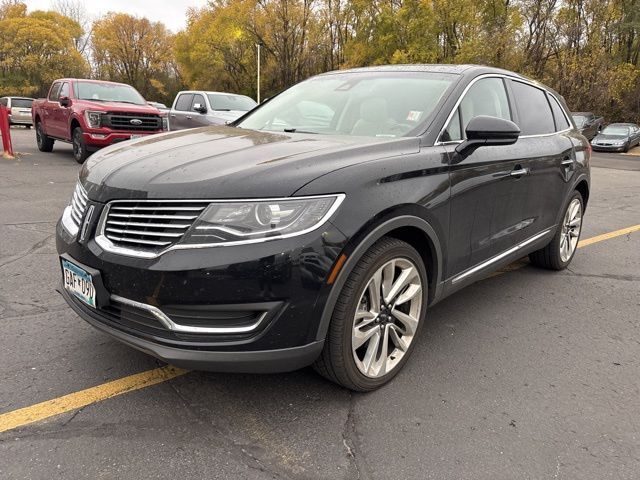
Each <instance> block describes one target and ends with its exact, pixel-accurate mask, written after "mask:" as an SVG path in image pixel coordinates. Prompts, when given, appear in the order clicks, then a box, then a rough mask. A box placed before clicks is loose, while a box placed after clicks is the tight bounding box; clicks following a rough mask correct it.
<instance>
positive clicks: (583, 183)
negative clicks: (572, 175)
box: [575, 178, 589, 210]
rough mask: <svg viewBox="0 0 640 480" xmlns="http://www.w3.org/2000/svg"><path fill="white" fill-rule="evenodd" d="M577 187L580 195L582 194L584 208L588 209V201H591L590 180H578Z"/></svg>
mask: <svg viewBox="0 0 640 480" xmlns="http://www.w3.org/2000/svg"><path fill="white" fill-rule="evenodd" d="M575 189H576V190H577V191H578V193H580V195H582V204H583V209H584V210H586V209H587V203H588V201H589V182H587V179H586V178H583V179H581V180H580V181H578V183H577V184H576V188H575Z"/></svg>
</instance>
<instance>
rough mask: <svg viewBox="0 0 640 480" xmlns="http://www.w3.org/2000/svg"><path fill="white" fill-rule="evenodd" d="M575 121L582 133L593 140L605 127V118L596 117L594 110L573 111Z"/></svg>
mask: <svg viewBox="0 0 640 480" xmlns="http://www.w3.org/2000/svg"><path fill="white" fill-rule="evenodd" d="M571 116H572V117H573V121H574V122H575V124H576V127H578V130H580V133H581V134H583V135H584V136H585V137H587V139H588V140H591V139H592V138H593V137H595V136H596V135H597V134H598V133H600V131H601V130H602V128H603V127H604V118H602V117H596V115H595V114H594V113H593V112H573V113H571Z"/></svg>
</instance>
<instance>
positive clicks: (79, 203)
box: [70, 182, 89, 228]
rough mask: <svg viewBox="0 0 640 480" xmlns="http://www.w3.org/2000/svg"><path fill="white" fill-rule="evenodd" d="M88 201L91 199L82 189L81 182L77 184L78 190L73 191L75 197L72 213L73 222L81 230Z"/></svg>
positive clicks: (73, 198) (73, 197) (72, 203)
mask: <svg viewBox="0 0 640 480" xmlns="http://www.w3.org/2000/svg"><path fill="white" fill-rule="evenodd" d="M88 201H89V197H88V196H87V192H86V190H85V189H84V188H83V187H82V185H81V184H80V182H78V183H76V189H75V190H74V191H73V196H72V197H71V212H70V213H71V221H72V222H73V223H74V225H75V226H76V227H78V228H80V224H81V223H82V217H84V212H85V210H86V209H87V202H88Z"/></svg>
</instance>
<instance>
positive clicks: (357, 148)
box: [80, 126, 419, 202]
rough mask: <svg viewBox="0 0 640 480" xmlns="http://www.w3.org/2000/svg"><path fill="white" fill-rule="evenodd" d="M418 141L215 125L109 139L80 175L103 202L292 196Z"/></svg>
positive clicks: (93, 196) (406, 149)
mask: <svg viewBox="0 0 640 480" xmlns="http://www.w3.org/2000/svg"><path fill="white" fill-rule="evenodd" d="M418 149H419V139H418V138H415V137H411V138H397V139H389V138H385V139H382V138H373V137H371V138H369V137H351V136H326V135H312V134H308V135H305V134H279V133H271V132H264V131H255V130H243V129H240V128H235V127H226V126H212V127H204V128H198V129H193V130H181V131H177V132H171V133H167V134H163V135H154V136H149V137H145V138H142V139H139V140H135V141H132V142H126V143H123V144H116V145H113V146H111V147H107V148H105V149H104V150H101V151H99V152H97V153H95V154H93V155H92V156H91V157H90V158H89V159H88V160H87V162H86V163H85V165H84V167H83V169H82V171H81V173H80V180H81V181H82V183H83V184H84V186H85V188H86V190H87V193H88V195H89V198H91V199H93V200H95V201H99V202H107V201H109V200H114V199H127V198H140V199H143V198H165V199H180V198H194V199H198V198H207V199H209V198H210V199H217V198H264V197H286V196H290V195H292V194H293V193H294V192H295V191H296V190H298V189H300V187H302V186H303V185H305V184H306V183H308V182H310V181H312V180H314V179H315V178H317V177H319V176H321V175H324V174H326V173H329V172H332V171H334V170H336V169H339V168H342V167H345V166H348V165H353V164H356V163H361V162H366V161H368V160H373V159H379V158H386V157H394V156H399V155H403V154H407V153H413V152H417V151H418ZM327 193H332V192H327Z"/></svg>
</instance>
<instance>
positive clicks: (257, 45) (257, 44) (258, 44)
mask: <svg viewBox="0 0 640 480" xmlns="http://www.w3.org/2000/svg"><path fill="white" fill-rule="evenodd" d="M261 46H262V44H261V43H256V47H258V99H257V101H258V104H260V47H261Z"/></svg>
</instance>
